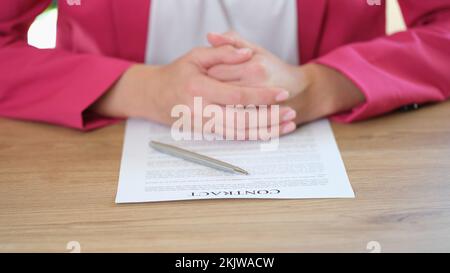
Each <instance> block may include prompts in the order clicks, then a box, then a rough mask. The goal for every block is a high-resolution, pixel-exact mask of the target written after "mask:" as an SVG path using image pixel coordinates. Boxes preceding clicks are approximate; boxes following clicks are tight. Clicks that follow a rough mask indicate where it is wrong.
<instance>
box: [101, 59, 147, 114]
mask: <svg viewBox="0 0 450 273" xmlns="http://www.w3.org/2000/svg"><path fill="white" fill-rule="evenodd" d="M151 70H152V67H146V66H145V65H140V64H136V65H132V66H130V68H128V69H127V70H126V71H125V72H124V73H123V74H122V76H121V77H120V79H119V80H118V81H117V82H116V83H114V85H113V86H111V88H110V89H109V90H108V91H107V92H106V93H105V94H104V95H103V96H102V97H101V98H100V99H99V100H98V101H97V102H96V103H95V104H94V105H93V106H92V110H93V111H95V112H97V113H99V114H101V115H104V116H110V117H119V118H125V117H144V115H145V108H146V107H145V105H144V104H145V103H144V101H146V102H149V101H153V100H148V99H146V98H145V96H148V94H146V93H147V92H146V90H148V89H149V90H152V89H153V88H151V86H149V85H150V84H149V83H148V82H147V79H149V78H152V76H151V75H149V71H151ZM148 107H149V108H151V106H148Z"/></svg>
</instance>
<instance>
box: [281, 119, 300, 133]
mask: <svg viewBox="0 0 450 273" xmlns="http://www.w3.org/2000/svg"><path fill="white" fill-rule="evenodd" d="M296 128H297V126H295V123H293V122H289V123H288V124H286V125H285V126H284V127H283V129H282V130H281V134H283V135H285V134H289V133H291V132H293V131H294V130H295V129H296Z"/></svg>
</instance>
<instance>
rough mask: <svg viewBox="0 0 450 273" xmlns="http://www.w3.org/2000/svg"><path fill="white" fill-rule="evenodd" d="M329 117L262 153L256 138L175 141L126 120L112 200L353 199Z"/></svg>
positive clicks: (153, 127)
mask: <svg viewBox="0 0 450 273" xmlns="http://www.w3.org/2000/svg"><path fill="white" fill-rule="evenodd" d="M150 140H157V141H161V142H164V143H168V144H174V145H177V146H179V147H181V148H184V149H188V150H192V151H195V152H198V153H201V154H204V155H207V156H211V157H214V158H217V159H219V160H223V161H225V162H228V163H230V164H233V165H236V166H239V167H241V168H243V169H245V170H247V171H248V172H249V173H250V175H248V176H246V175H240V174H233V173H226V172H222V171H220V170H215V169H211V168H208V167H205V166H202V165H198V164H195V163H192V162H188V161H185V160H182V159H179V158H176V157H172V156H169V155H166V154H163V153H160V152H157V151H155V150H153V149H152V148H151V147H149V145H148V143H149V141H150ZM353 197H354V193H353V190H352V187H351V185H350V182H349V180H348V177H347V173H346V171H345V167H344V164H343V162H342V159H341V156H340V153H339V150H338V148H337V145H336V142H335V140H334V135H333V132H332V130H331V127H330V125H329V122H328V120H321V121H317V122H315V123H311V124H308V125H306V126H302V127H301V128H300V129H298V130H297V131H296V132H295V133H293V134H290V135H288V136H284V137H281V138H280V140H279V144H278V148H277V149H275V150H273V151H262V150H261V143H260V142H257V141H250V142H245V141H213V142H211V141H206V140H203V141H176V142H175V141H174V140H172V138H171V135H170V129H169V128H168V127H165V126H162V125H158V124H154V123H150V122H147V121H143V120H136V119H130V120H128V121H127V126H126V132H125V141H124V147H123V154H122V163H121V167H120V177H119V186H118V191H117V196H116V203H134V202H152V201H170V200H191V199H219V198H221V199H222V198H269V199H297V198H353Z"/></svg>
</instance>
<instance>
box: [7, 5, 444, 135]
mask: <svg viewBox="0 0 450 273" xmlns="http://www.w3.org/2000/svg"><path fill="white" fill-rule="evenodd" d="M3 2H4V3H3V5H2V9H1V10H0V60H1V62H0V82H1V85H0V115H1V116H5V117H11V118H19V119H27V120H35V121H44V122H50V123H54V124H60V125H64V126H69V127H74V128H78V129H82V130H89V129H93V128H97V127H100V126H104V125H106V124H110V123H111V122H114V120H115V118H120V117H141V118H147V119H149V120H153V121H157V122H162V123H166V124H169V123H170V122H171V121H172V119H171V117H170V111H171V109H172V107H173V106H174V105H177V104H186V105H190V104H191V103H192V97H194V96H201V97H202V98H203V101H204V102H206V104H218V105H220V106H223V105H227V104H255V105H266V104H280V105H281V111H280V119H279V121H277V122H279V123H280V132H281V133H282V134H286V133H289V132H291V131H293V130H294V129H295V127H296V125H298V124H301V123H304V122H308V121H311V120H314V119H317V118H321V117H325V116H329V115H334V119H336V120H338V121H343V122H351V121H356V120H361V119H367V118H370V117H373V116H376V115H380V114H383V113H386V112H389V111H392V110H394V109H396V108H400V107H403V106H407V105H410V104H423V103H428V102H437V101H443V100H445V99H447V98H448V97H449V96H450V76H449V67H450V1H447V0H427V1H417V0H399V4H400V6H401V8H402V11H403V13H404V17H405V21H406V24H407V26H408V30H407V31H405V32H401V33H397V34H395V35H393V36H389V37H387V36H385V5H384V1H375V2H374V1H366V0H352V1H340V0H298V1H295V0H283V1H280V0H264V1H261V0H245V1H242V0H214V1H205V0H190V1H179V0H153V1H150V0H134V1H119V0H115V1H111V0H95V1H94V0H64V1H62V0H61V1H59V2H58V8H59V18H58V35H57V46H56V49H51V50H39V49H36V48H33V47H31V46H28V45H27V41H26V34H27V30H28V27H29V25H30V24H31V23H32V22H33V20H34V18H35V17H36V16H37V15H38V14H39V13H41V12H42V11H43V10H45V8H46V7H47V6H48V5H49V4H50V2H51V1H50V0H46V1H38V0H22V1H16V0H4V1H3ZM376 2H380V3H379V5H378V4H377V3H376ZM374 4H375V5H374ZM229 29H233V30H234V32H228V33H226V34H217V33H223V32H225V31H227V30H229ZM208 33H209V34H208ZM206 39H207V40H208V42H209V44H210V45H211V47H204V45H205V44H206Z"/></svg>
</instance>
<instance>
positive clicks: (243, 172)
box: [234, 168, 249, 175]
mask: <svg viewBox="0 0 450 273" xmlns="http://www.w3.org/2000/svg"><path fill="white" fill-rule="evenodd" d="M234 170H235V171H236V172H238V173H241V174H245V175H249V173H248V172H247V171H246V170H244V169H241V168H236V169H234Z"/></svg>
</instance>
